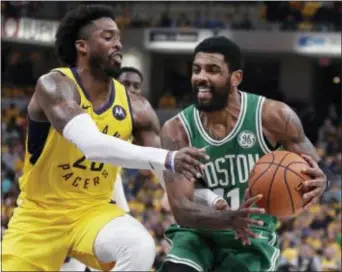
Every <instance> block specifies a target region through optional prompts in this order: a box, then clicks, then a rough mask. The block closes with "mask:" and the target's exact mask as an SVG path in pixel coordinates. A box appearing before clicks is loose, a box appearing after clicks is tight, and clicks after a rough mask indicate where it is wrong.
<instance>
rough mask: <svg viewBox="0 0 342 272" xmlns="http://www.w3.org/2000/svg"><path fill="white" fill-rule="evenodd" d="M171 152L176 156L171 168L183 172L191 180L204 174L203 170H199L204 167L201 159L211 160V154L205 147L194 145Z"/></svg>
mask: <svg viewBox="0 0 342 272" xmlns="http://www.w3.org/2000/svg"><path fill="white" fill-rule="evenodd" d="M170 154H171V155H170V156H174V157H173V167H172V169H171V170H173V171H175V172H177V173H180V174H183V175H184V176H185V177H187V178H188V179H189V180H191V181H195V180H196V179H197V178H200V177H201V176H202V174H201V171H200V170H198V169H204V165H203V164H202V162H201V161H207V160H209V156H208V155H207V154H206V153H205V150H204V149H198V148H193V147H185V148H182V149H180V150H178V151H176V152H170ZM172 154H173V155H172ZM168 157H169V156H168ZM171 160H172V159H171Z"/></svg>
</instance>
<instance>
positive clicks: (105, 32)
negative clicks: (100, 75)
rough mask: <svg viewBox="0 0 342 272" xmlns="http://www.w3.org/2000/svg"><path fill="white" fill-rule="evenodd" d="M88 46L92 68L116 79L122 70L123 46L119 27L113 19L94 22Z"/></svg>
mask: <svg viewBox="0 0 342 272" xmlns="http://www.w3.org/2000/svg"><path fill="white" fill-rule="evenodd" d="M94 25H95V26H94V30H93V31H92V33H91V37H90V39H89V45H88V59H89V64H90V65H91V67H92V68H96V69H100V70H102V71H103V72H104V73H105V74H106V75H107V76H111V77H116V76H117V75H118V73H119V71H120V68H121V62H122V52H121V49H122V44H121V36H120V31H119V29H118V26H117V25H116V23H115V22H114V21H113V20H112V19H111V18H101V19H98V20H95V21H94Z"/></svg>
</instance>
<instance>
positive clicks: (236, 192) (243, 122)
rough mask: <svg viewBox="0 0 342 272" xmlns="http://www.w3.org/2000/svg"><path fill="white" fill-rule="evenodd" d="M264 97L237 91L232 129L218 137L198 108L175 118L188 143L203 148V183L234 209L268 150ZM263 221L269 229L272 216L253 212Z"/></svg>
mask: <svg viewBox="0 0 342 272" xmlns="http://www.w3.org/2000/svg"><path fill="white" fill-rule="evenodd" d="M264 101H265V98H264V97H262V96H257V95H254V94H249V93H245V92H241V110H240V115H239V117H238V120H237V122H236V124H235V127H234V129H233V130H232V131H231V132H230V133H229V134H228V135H227V136H226V137H225V138H224V139H222V140H215V139H212V138H211V137H210V135H209V134H208V133H207V132H206V130H205V129H204V127H203V124H202V122H201V119H200V114H199V111H198V110H197V109H196V107H195V106H193V105H191V106H189V107H188V108H186V109H184V110H183V111H182V112H181V113H180V114H179V118H180V120H181V122H182V124H183V126H184V129H185V131H186V133H187V136H188V139H189V144H190V145H191V146H193V147H197V148H204V147H205V148H206V151H207V154H208V155H209V156H210V162H208V163H206V165H205V170H204V171H203V177H204V178H203V183H204V186H206V187H207V188H209V189H210V190H212V191H213V192H215V193H216V194H217V195H219V196H221V197H223V198H224V199H225V200H226V201H227V202H228V204H229V206H230V207H231V208H232V209H238V208H239V206H240V205H241V203H242V202H243V200H244V195H245V190H246V189H247V188H248V177H249V173H250V172H251V170H252V168H253V166H254V164H255V163H256V161H257V160H258V159H259V158H261V157H262V156H263V155H265V154H267V153H270V152H272V150H271V149H270V147H269V146H268V145H267V143H266V141H265V139H264V136H263V131H262V122H261V118H262V114H261V113H262V105H263V103H264ZM252 217H253V218H258V219H259V220H262V221H264V227H263V228H265V229H267V230H269V231H271V232H273V231H274V230H275V228H276V218H275V217H273V216H270V215H254V216H252Z"/></svg>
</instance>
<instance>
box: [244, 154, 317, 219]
mask: <svg viewBox="0 0 342 272" xmlns="http://www.w3.org/2000/svg"><path fill="white" fill-rule="evenodd" d="M307 167H310V166H309V164H308V163H307V162H306V161H305V160H304V159H303V158H302V157H301V156H299V155H298V154H295V153H292V152H288V151H274V152H272V153H269V154H267V155H265V156H263V157H262V158H261V159H260V160H258V161H257V162H256V164H255V165H254V167H253V169H252V171H251V174H250V178H249V181H248V186H249V189H250V195H251V196H256V195H258V194H262V195H263V198H262V199H261V200H260V201H259V202H257V203H256V205H257V206H258V207H260V208H264V209H265V212H266V213H268V214H271V215H273V216H277V217H285V216H292V215H295V214H296V213H297V212H298V211H299V210H300V208H302V207H303V206H304V205H305V204H306V203H304V200H303V198H302V196H303V194H304V193H305V192H304V188H303V182H304V181H306V180H309V179H310V177H309V176H308V175H306V174H304V173H302V171H303V169H304V168H307Z"/></svg>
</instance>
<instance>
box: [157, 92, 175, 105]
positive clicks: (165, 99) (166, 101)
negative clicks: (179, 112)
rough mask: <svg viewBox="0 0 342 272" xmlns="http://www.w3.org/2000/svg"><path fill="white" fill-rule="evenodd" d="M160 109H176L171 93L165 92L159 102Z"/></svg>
mask: <svg viewBox="0 0 342 272" xmlns="http://www.w3.org/2000/svg"><path fill="white" fill-rule="evenodd" d="M159 108H160V109H174V108H176V99H175V97H174V96H173V95H172V94H171V92H169V91H166V92H165V93H164V95H163V96H162V97H161V98H160V100H159Z"/></svg>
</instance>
